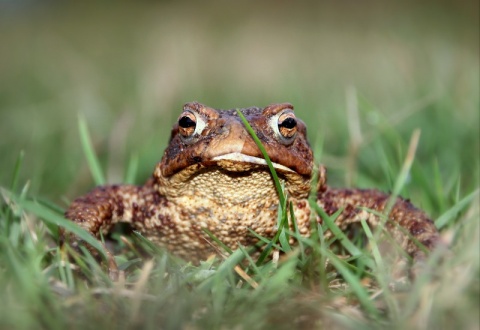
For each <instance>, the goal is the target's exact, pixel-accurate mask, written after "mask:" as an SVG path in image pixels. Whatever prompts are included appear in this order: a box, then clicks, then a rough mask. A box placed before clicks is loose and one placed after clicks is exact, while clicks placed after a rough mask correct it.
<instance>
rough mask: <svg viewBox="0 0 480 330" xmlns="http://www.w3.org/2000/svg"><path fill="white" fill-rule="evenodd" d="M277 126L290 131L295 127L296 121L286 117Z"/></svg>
mask: <svg viewBox="0 0 480 330" xmlns="http://www.w3.org/2000/svg"><path fill="white" fill-rule="evenodd" d="M278 126H280V127H285V128H288V129H292V128H294V127H295V126H297V121H296V120H295V118H292V117H288V118H287V119H285V120H284V121H282V122H281V123H280V124H279V125H278Z"/></svg>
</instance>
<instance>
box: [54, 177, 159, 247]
mask: <svg viewBox="0 0 480 330" xmlns="http://www.w3.org/2000/svg"><path fill="white" fill-rule="evenodd" d="M159 198H160V196H159V195H158V192H156V191H155V190H154V189H153V184H152V183H151V182H150V181H149V182H147V184H145V185H144V186H133V185H110V186H101V187H97V188H95V189H93V190H92V191H91V192H89V193H88V194H86V195H84V196H82V197H79V198H77V199H75V200H74V201H73V202H72V204H71V205H70V207H69V208H68V210H67V211H66V212H65V217H66V218H68V219H70V220H72V221H73V222H75V223H76V224H77V225H79V226H80V227H82V228H83V229H85V230H86V231H88V232H89V233H90V234H92V235H93V236H95V237H97V238H98V237H99V236H100V233H101V234H104V235H105V234H107V233H108V232H109V231H110V230H111V229H112V227H113V226H114V225H115V223H117V222H128V223H131V224H132V226H133V227H134V228H136V229H138V230H140V231H143V230H142V229H144V228H143V226H144V222H145V219H146V217H147V216H148V215H147V214H146V213H147V212H146V210H147V209H150V208H151V207H152V204H155V202H158V200H159ZM62 236H63V237H62V238H63V239H64V240H68V241H69V243H70V244H71V245H72V246H74V247H77V246H78V243H79V242H78V238H76V237H75V236H74V235H71V234H68V233H63V234H62Z"/></svg>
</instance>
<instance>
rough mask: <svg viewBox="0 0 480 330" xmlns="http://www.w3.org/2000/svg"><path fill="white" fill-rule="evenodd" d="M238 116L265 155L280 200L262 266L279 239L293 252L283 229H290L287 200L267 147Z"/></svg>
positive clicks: (261, 258) (240, 114)
mask: <svg viewBox="0 0 480 330" xmlns="http://www.w3.org/2000/svg"><path fill="white" fill-rule="evenodd" d="M237 114H238V116H239V117H240V119H241V120H242V122H243V125H244V126H245V129H246V130H247V132H248V133H249V134H250V136H251V137H252V139H253V141H255V144H256V145H257V147H258V149H259V150H260V152H261V153H262V155H263V158H264V159H265V162H266V163H267V165H268V168H269V170H270V174H271V175H272V179H273V182H274V184H275V188H276V190H277V195H278V199H279V202H280V204H279V208H278V211H279V214H278V216H279V217H278V223H277V226H278V228H277V233H276V234H275V236H274V237H273V239H272V241H271V244H270V243H269V244H268V245H267V247H266V248H265V249H264V250H263V251H262V253H261V254H260V256H259V258H258V261H257V265H260V264H261V263H262V262H263V261H264V260H265V258H266V257H267V256H268V255H269V253H270V250H271V249H272V246H273V244H275V243H276V242H277V241H278V240H279V239H281V245H282V247H283V248H284V249H287V250H291V248H290V247H289V244H288V239H286V236H285V234H284V233H283V228H287V229H288V211H287V198H286V196H285V192H284V189H283V187H282V184H281V183H280V179H279V178H278V175H277V172H276V171H275V167H274V166H273V163H272V160H271V159H270V157H269V156H268V153H267V151H266V150H265V147H264V146H263V144H262V141H260V139H259V138H258V136H257V135H256V134H255V131H254V130H253V128H252V126H251V125H250V123H249V122H248V120H247V119H246V118H245V116H244V115H243V113H242V112H241V111H240V110H239V109H237ZM292 221H295V219H293V218H292Z"/></svg>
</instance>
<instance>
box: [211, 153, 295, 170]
mask: <svg viewBox="0 0 480 330" xmlns="http://www.w3.org/2000/svg"><path fill="white" fill-rule="evenodd" d="M212 161H215V162H219V163H221V162H222V161H226V162H234V163H242V164H252V165H262V166H267V161H266V160H265V159H263V158H259V157H254V156H249V155H245V154H242V153H240V152H232V153H228V154H223V155H220V156H216V157H213V158H212ZM272 165H273V167H274V168H275V170H277V171H280V172H287V173H288V172H290V173H295V171H293V170H292V169H290V168H288V167H286V166H283V165H281V164H278V163H274V162H272Z"/></svg>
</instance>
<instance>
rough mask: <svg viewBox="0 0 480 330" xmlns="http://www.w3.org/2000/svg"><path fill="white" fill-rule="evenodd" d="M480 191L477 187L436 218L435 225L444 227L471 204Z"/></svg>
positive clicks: (439, 227)
mask: <svg viewBox="0 0 480 330" xmlns="http://www.w3.org/2000/svg"><path fill="white" fill-rule="evenodd" d="M479 192H480V190H479V189H477V190H475V191H473V192H472V193H470V194H468V195H467V196H465V197H464V198H462V199H461V200H460V201H459V202H458V203H456V204H455V205H454V206H452V207H451V208H450V209H448V210H447V211H446V212H445V213H444V214H442V215H441V216H440V217H439V218H438V219H437V220H435V226H437V228H438V229H442V228H443V227H445V226H447V225H448V224H449V223H450V222H451V221H452V220H453V219H454V218H455V217H456V216H457V215H458V213H459V212H460V211H462V210H463V209H464V208H465V207H467V205H469V204H470V203H471V201H472V200H473V199H474V198H475V197H477V196H478V193H479Z"/></svg>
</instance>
